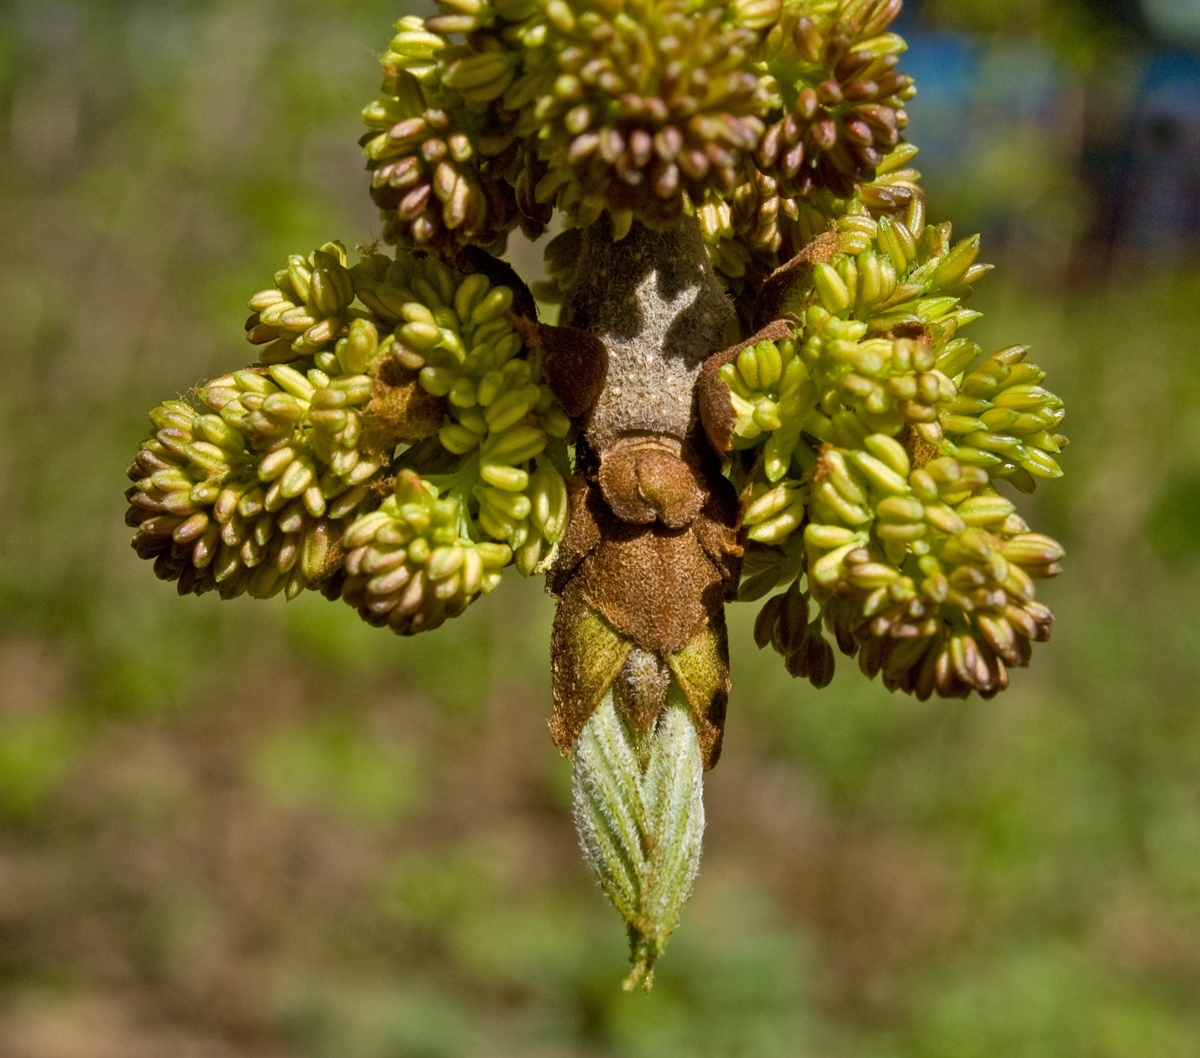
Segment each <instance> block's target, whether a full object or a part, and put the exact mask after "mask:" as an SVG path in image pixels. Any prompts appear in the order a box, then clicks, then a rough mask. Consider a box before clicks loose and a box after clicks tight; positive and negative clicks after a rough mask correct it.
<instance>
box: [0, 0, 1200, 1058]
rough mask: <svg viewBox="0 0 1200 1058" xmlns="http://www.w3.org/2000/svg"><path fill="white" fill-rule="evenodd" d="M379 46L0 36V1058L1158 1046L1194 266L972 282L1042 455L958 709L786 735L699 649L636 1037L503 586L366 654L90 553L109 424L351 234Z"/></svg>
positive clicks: (796, 707) (1174, 862)
mask: <svg viewBox="0 0 1200 1058" xmlns="http://www.w3.org/2000/svg"><path fill="white" fill-rule="evenodd" d="M397 14H399V12H398V11H396V10H395V9H393V8H392V7H391V6H390V5H385V4H382V3H376V2H370V3H358V4H354V5H350V4H331V3H328V2H323V3H320V4H317V3H315V2H312V3H304V2H296V0H290V2H287V3H283V2H280V3H275V4H254V5H244V4H234V3H222V2H217V0H193V2H190V3H183V2H178V3H168V4H127V3H117V2H115V0H114V2H112V3H108V4H105V3H96V2H92V3H88V4H80V3H59V4H54V3H44V2H42V3H33V2H32V0H30V2H27V3H24V4H22V3H17V4H15V5H12V4H10V5H9V7H8V8H6V10H5V13H4V14H3V15H0V18H2V19H3V32H2V33H0V52H2V57H0V162H2V164H0V245H3V247H4V259H3V265H0V349H2V355H3V364H4V367H5V370H6V375H5V378H4V385H3V386H0V421H3V424H4V430H3V439H2V440H0V1053H3V1054H4V1055H6V1056H7V1055H13V1056H14V1058H75V1056H78V1058H107V1056H109V1055H112V1056H120V1058H128V1056H134V1058H137V1056H141V1055H146V1056H151V1058H158V1056H161V1055H163V1054H176V1053H178V1054H187V1055H199V1056H205V1058H207V1056H221V1058H226V1056H238V1058H243V1056H246V1058H248V1056H259V1055H263V1056H276V1055H278V1056H287V1058H293V1056H294V1058H308V1056H313V1058H323V1056H333V1055H337V1056H339V1058H340V1056H354V1058H440V1056H446V1058H459V1056H462V1058H467V1056H470V1058H475V1056H480V1058H484V1056H486V1058H503V1056H506V1055H514V1056H515V1055H518V1054H519V1055H522V1056H533V1058H539V1056H544V1058H550V1056H554V1058H565V1056H579V1058H585V1056H586V1058H590V1056H594V1055H601V1054H605V1055H614V1056H620V1058H626V1056H628V1058H641V1056H647V1058H648V1056H651V1055H654V1056H658V1055H673V1054H679V1055H689V1056H690V1055H695V1056H700V1058H706V1056H713V1058H733V1056H742V1055H745V1056H747V1058H771V1056H776V1055H777V1056H779V1058H796V1056H813V1058H817V1056H822V1058H824V1056H837V1055H845V1056H850V1055H853V1056H855V1058H864V1056H865V1058H943V1056H944V1058H974V1056H979V1058H991V1056H993V1055H1004V1056H1005V1058H1075V1056H1081V1055H1087V1056H1089V1058H1090V1056H1093V1055H1095V1056H1101V1058H1142V1056H1143V1055H1145V1054H1155V1055H1161V1056H1164V1058H1171V1056H1176V1055H1178V1056H1180V1058H1184V1056H1192V1055H1195V1054H1197V1053H1200V1002H1198V1000H1200V954H1198V953H1200V766H1198V765H1197V760H1198V759H1200V708H1197V706H1198V705H1200V703H1197V701H1196V697H1197V695H1196V693H1195V691H1194V688H1195V687H1196V685H1197V678H1198V676H1200V672H1198V671H1197V669H1198V668H1200V642H1198V639H1200V633H1198V632H1197V627H1198V625H1197V617H1198V616H1200V614H1198V612H1197V611H1198V608H1197V605H1196V604H1195V602H1194V600H1195V598H1196V597H1197V590H1198V589H1200V522H1198V521H1197V519H1196V518H1195V517H1194V514H1195V499H1194V495H1193V493H1194V488H1193V484H1194V483H1195V482H1196V481H1197V479H1198V477H1200V457H1198V456H1197V452H1200V401H1198V400H1197V398H1198V397H1200V375H1198V374H1197V370H1196V366H1195V354H1194V351H1195V337H1194V336H1195V335H1196V334H1197V333H1198V332H1200V304H1198V302H1197V299H1196V298H1195V296H1194V294H1193V293H1189V291H1194V290H1195V289H1196V281H1197V278H1198V277H1197V275H1196V274H1195V273H1194V272H1193V273H1190V274H1161V273H1156V272H1154V271H1153V270H1152V269H1149V268H1140V267H1138V266H1135V265H1134V264H1133V263H1130V264H1128V265H1125V266H1122V268H1121V270H1120V271H1119V272H1118V273H1117V274H1115V275H1114V277H1113V278H1112V279H1111V280H1110V281H1108V282H1107V283H1106V284H1105V285H1104V286H1103V287H1102V288H1095V287H1092V288H1089V289H1087V290H1083V291H1070V290H1068V291H1066V292H1059V291H1055V290H1053V289H1047V288H1046V287H1045V286H1044V285H1030V284H1029V283H1028V282H1023V279H1025V278H1026V277H1027V276H1028V275H1029V274H1036V275H1037V276H1038V280H1039V284H1041V283H1042V274H1041V272H1040V271H1038V270H1037V269H1033V268H1030V269H1028V270H1027V269H1026V268H1025V267H1024V266H1023V262H1022V261H1021V259H1020V258H1019V257H1018V258H1015V259H1013V260H1008V261H1005V262H1003V264H1004V267H1003V268H1002V269H1001V270H1000V271H999V272H998V274H997V276H996V277H994V278H991V279H989V280H988V281H987V282H986V283H985V284H983V286H982V287H981V288H980V291H979V293H978V295H977V299H978V300H977V302H976V304H977V305H978V307H981V308H982V309H984V311H985V313H986V315H985V317H984V319H983V320H981V321H980V322H979V323H978V324H976V325H975V331H976V333H977V337H978V338H979V340H980V341H981V342H983V344H984V345H985V347H988V348H995V347H998V346H1000V345H1005V344H1009V343H1011V342H1014V341H1022V342H1027V343H1029V344H1031V345H1032V346H1033V354H1032V355H1033V356H1034V358H1035V359H1037V360H1038V361H1039V362H1040V363H1042V364H1043V366H1045V367H1047V368H1048V369H1049V370H1050V380H1049V381H1050V384H1051V385H1052V386H1053V387H1054V388H1055V389H1057V390H1058V391H1059V392H1061V393H1062V394H1063V395H1064V396H1065V397H1066V399H1067V402H1068V407H1069V411H1070V414H1069V418H1068V420H1067V424H1066V426H1067V431H1068V433H1069V434H1070V435H1071V437H1072V439H1073V444H1072V447H1071V448H1070V449H1068V451H1067V453H1066V455H1065V456H1064V464H1065V465H1066V467H1067V472H1068V473H1067V477H1066V479H1065V480H1064V481H1062V482H1060V483H1048V484H1047V485H1045V486H1044V487H1042V488H1040V489H1039V491H1038V493H1037V495H1036V496H1035V497H1033V498H1032V499H1031V500H1029V501H1025V503H1024V509H1025V510H1026V511H1027V512H1028V513H1029V515H1030V520H1031V521H1033V522H1034V523H1035V524H1036V525H1037V526H1038V527H1041V528H1045V529H1046V530H1047V531H1049V532H1052V533H1054V534H1055V535H1056V536H1058V537H1060V538H1061V539H1062V540H1063V541H1064V542H1065V543H1066V545H1067V547H1068V549H1069V552H1070V554H1069V560H1068V570H1067V573H1066V574H1065V576H1064V577H1063V578H1061V579H1060V580H1059V581H1057V582H1052V583H1050V584H1047V585H1046V586H1045V588H1044V593H1045V596H1046V598H1047V599H1048V601H1049V602H1050V603H1051V604H1052V605H1053V606H1054V608H1055V610H1056V612H1057V613H1058V616H1059V624H1058V631H1057V632H1056V636H1055V639H1054V641H1053V642H1052V643H1051V644H1049V645H1048V646H1045V647H1041V648H1039V650H1038V651H1037V654H1038V656H1037V657H1036V659H1035V663H1034V666H1033V668H1032V669H1031V670H1030V671H1028V672H1022V673H1018V674H1016V675H1015V677H1014V681H1013V682H1014V685H1013V688H1012V689H1011V690H1010V691H1008V692H1007V693H1006V694H1004V695H1002V696H1000V697H999V698H998V699H996V700H994V701H992V702H987V703H983V702H979V701H970V702H966V703H962V702H952V703H940V702H929V703H924V704H921V703H916V702H912V701H909V700H907V699H905V698H901V697H893V696H890V695H888V694H887V693H886V692H884V691H883V690H882V689H881V688H880V687H878V686H877V685H874V684H867V683H865V682H864V681H863V680H862V679H861V678H859V677H858V674H857V672H855V671H854V670H853V665H852V664H847V663H842V667H841V671H840V672H839V674H838V676H837V678H836V680H835V681H834V684H833V685H832V687H830V688H829V689H827V690H826V691H824V692H821V693H816V692H812V691H811V690H810V689H809V688H808V685H807V684H804V683H800V684H798V683H794V682H792V681H790V680H789V679H788V678H787V676H786V675H785V673H784V672H783V668H782V666H781V665H780V664H779V662H778V659H777V658H776V657H774V656H773V655H769V654H760V653H758V652H757V651H756V650H755V649H754V646H753V643H752V639H751V635H750V625H751V622H752V617H753V614H752V613H751V612H750V611H748V610H738V611H736V612H735V613H734V614H733V617H732V640H733V643H732V647H733V655H734V681H735V689H734V694H733V698H732V701H731V706H730V721H729V727H728V737H727V743H726V755H725V758H724V759H723V761H722V763H721V765H720V767H719V768H718V769H717V770H716V771H715V772H713V773H712V774H711V776H710V778H709V782H708V792H707V803H708V810H709V832H708V847H707V851H706V854H705V860H704V864H703V870H702V872H701V875H700V879H699V885H698V891H697V895H696V897H695V899H694V900H693V902H692V904H691V905H690V906H689V908H688V910H687V913H686V916H685V919H684V922H683V924H682V926H681V928H680V931H679V933H678V934H677V936H676V938H675V939H674V940H673V942H672V945H671V948H670V950H669V952H668V954H667V956H666V958H665V959H664V961H663V963H662V966H661V970H660V972H659V975H658V981H657V987H656V990H655V993H654V994H653V995H652V996H650V997H648V998H646V997H641V996H633V997H629V996H625V995H624V994H622V993H620V992H619V990H618V989H617V982H618V981H619V979H620V977H621V976H622V974H623V972H624V966H623V964H624V958H625V953H624V942H623V937H622V936H621V932H620V929H619V923H618V920H617V918H616V916H615V915H614V914H613V913H612V912H611V911H610V909H608V908H607V907H606V906H605V904H604V902H603V899H602V897H601V895H600V893H599V891H598V890H597V889H596V888H595V887H594V885H593V884H592V882H591V881H590V879H589V878H588V876H587V872H586V869H585V867H584V865H583V863H582V861H581V859H580V857H579V855H578V852H577V849H576V846H575V838H574V834H573V829H572V826H571V822H570V814H569V792H568V782H567V767H566V765H565V763H564V762H563V761H561V760H560V759H559V758H558V756H557V755H556V754H555V752H554V750H553V748H552V746H551V744H550V741H549V738H548V736H547V732H546V729H545V717H546V715H547V714H548V711H549V678H548V672H547V653H548V648H547V635H548V629H549V622H550V619H551V613H552V609H551V605H550V602H549V600H548V599H546V598H545V597H544V596H543V595H541V594H540V589H539V586H538V585H536V584H533V583H528V582H526V583H510V584H505V585H504V586H503V587H502V589H501V590H500V591H499V592H498V593H497V594H496V595H495V596H493V597H491V598H489V599H487V600H485V601H484V602H483V603H481V604H480V605H479V606H476V607H473V608H472V609H471V610H470V611H468V613H467V614H466V615H464V616H463V617H462V618H460V619H458V620H456V621H455V622H453V623H452V624H451V625H449V626H447V627H445V628H443V629H441V630H440V631H438V632H435V633H431V634H429V635H427V636H424V637H418V638H416V639H413V640H398V639H395V638H394V637H391V636H389V635H387V634H386V633H384V632H381V631H376V630H372V629H369V628H367V627H366V626H364V625H362V623H361V622H360V621H359V620H358V619H357V618H356V617H355V615H354V614H353V612H352V611H351V610H350V609H349V608H348V607H345V606H343V605H341V604H330V603H327V602H325V601H323V600H321V599H319V598H305V599H301V600H298V601H297V602H295V603H292V604H289V605H284V604H283V603H282V602H280V601H278V600H276V601H274V602H271V603H262V604H259V603H254V602H251V601H248V600H238V601H236V602H234V603H229V604H222V603H220V602H219V601H217V600H215V599H212V598H210V597H205V598H202V599H191V598H189V599H178V598H177V597H176V596H175V594H174V592H173V591H172V589H171V587H170V586H169V585H164V584H161V583H159V582H157V581H155V580H154V578H153V576H152V575H151V571H150V569H149V567H148V566H147V565H146V564H145V563H141V562H139V561H138V560H137V559H136V558H135V557H134V555H133V553H132V552H131V551H130V550H129V549H128V535H129V534H128V531H127V530H126V528H125V527H124V526H123V524H122V522H121V517H122V509H123V501H122V498H121V492H122V490H123V488H124V486H125V482H124V480H123V470H124V466H125V465H126V463H127V462H128V460H129V459H130V458H131V456H132V454H133V451H134V448H135V446H136V444H137V442H138V440H139V439H140V437H141V436H142V435H143V433H144V431H145V428H146V427H145V418H144V417H145V411H146V409H147V408H149V407H150V406H151V405H152V404H153V403H155V402H156V401H158V400H160V399H162V398H163V397H164V396H167V395H171V394H174V393H178V392H179V391H181V390H183V389H185V388H186V387H187V386H188V385H190V384H191V383H192V382H193V381H194V380H195V379H196V378H198V377H201V376H205V375H211V374H213V373H215V372H217V371H221V370H225V369H227V368H229V367H232V366H236V365H239V364H240V363H242V362H244V361H246V360H248V359H250V358H251V352H250V350H249V348H248V347H247V346H245V344H244V343H243V341H242V339H241V337H240V322H241V319H242V314H243V313H244V311H245V310H244V300H245V298H246V296H248V294H249V293H251V292H252V291H253V290H255V289H257V288H258V286H260V285H261V284H262V283H263V282H265V281H266V280H267V279H268V277H269V276H270V274H271V272H272V271H273V270H274V269H275V268H276V267H277V266H278V263H279V262H280V261H281V260H282V259H283V257H284V256H285V255H286V254H287V253H289V252H293V251H306V250H308V249H311V248H312V247H313V246H315V245H317V244H319V243H320V242H322V241H324V240H325V239H326V238H329V237H331V236H332V237H339V236H340V237H341V238H343V239H344V240H345V241H346V242H348V243H350V244H353V243H354V242H356V241H359V240H363V241H369V240H370V238H371V237H372V231H373V230H375V231H377V230H378V225H377V222H376V220H375V219H374V217H373V213H372V210H371V208H370V205H369V202H368V201H367V199H366V195H365V190H364V186H365V180H364V178H363V176H362V173H361V166H360V164H359V158H358V156H357V150H356V148H355V146H354V140H355V138H356V136H357V134H358V129H357V126H356V121H355V114H356V111H357V109H358V108H359V107H360V106H361V105H362V104H363V103H364V102H366V101H367V100H369V98H370V97H371V93H372V92H373V91H374V88H375V76H376V74H375V69H374V67H373V60H372V54H373V53H374V52H375V51H377V50H378V49H379V48H380V47H381V46H382V44H383V43H384V41H385V39H386V34H387V27H388V24H389V22H390V21H391V20H392V19H393V18H394V17H396V15H397ZM986 256H987V254H986V251H985V257H986ZM533 260H536V256H534V257H533ZM513 577H514V579H516V578H515V575H513Z"/></svg>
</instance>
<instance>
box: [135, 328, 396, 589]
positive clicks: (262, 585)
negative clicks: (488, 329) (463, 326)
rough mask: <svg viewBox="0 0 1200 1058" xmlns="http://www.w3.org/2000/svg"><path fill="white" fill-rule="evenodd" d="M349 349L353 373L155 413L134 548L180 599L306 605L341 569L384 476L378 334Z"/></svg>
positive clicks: (361, 335) (221, 393)
mask: <svg viewBox="0 0 1200 1058" xmlns="http://www.w3.org/2000/svg"><path fill="white" fill-rule="evenodd" d="M359 324H360V325H359V327H358V328H357V330H356V333H355V336H354V338H353V339H351V338H345V339H343V340H342V341H341V342H339V343H338V350H339V353H340V354H341V355H340V365H339V366H341V367H342V372H341V373H340V374H338V375H337V376H335V377H333V378H331V377H330V376H329V375H327V374H326V373H325V372H323V371H321V370H320V369H319V368H315V367H314V368H311V369H310V370H309V371H308V372H307V374H301V373H300V372H299V371H297V370H296V369H295V368H293V367H291V366H289V365H286V364H273V365H271V366H270V367H262V368H247V369H245V370H242V371H236V372H234V373H233V374H231V375H225V376H223V377H221V378H218V379H214V380H213V381H211V382H207V383H204V384H203V385H201V386H200V387H198V388H197V389H196V390H195V391H194V392H193V393H192V394H190V395H189V396H190V399H189V401H166V402H165V403H163V404H161V405H159V406H158V407H157V408H155V409H154V411H152V412H151V416H150V417H151V421H152V422H153V423H154V426H155V427H156V432H155V434H154V436H153V437H152V438H150V439H149V440H148V441H146V442H144V443H143V444H142V446H141V448H140V449H139V451H138V455H137V458H136V459H135V461H134V463H133V465H132V466H131V467H130V468H129V477H130V478H131V479H132V480H133V481H134V486H133V487H132V488H131V489H130V490H129V491H128V493H127V494H126V495H127V498H128V499H129V503H130V507H129V511H128V513H127V516H126V520H127V522H128V523H129V524H130V525H133V526H136V528H137V533H136V535H135V537H134V548H135V549H136V550H137V552H138V554H139V555H141V556H142V557H143V558H154V560H155V572H156V573H157V574H158V575H159V576H160V577H162V578H163V579H164V580H176V581H177V582H178V587H179V591H180V594H186V593H188V592H195V593H196V594H200V593H202V592H205V591H209V590H212V589H216V590H217V591H219V592H220V594H221V595H222V597H223V598H232V597H234V596H236V595H240V594H241V593H242V592H249V593H250V594H251V595H253V596H255V597H256V598H266V597H269V596H271V595H274V594H276V593H277V592H279V591H281V590H283V591H285V592H286V594H287V596H288V598H294V597H295V596H296V595H297V594H299V592H301V591H302V590H303V589H304V588H307V587H311V586H313V585H314V583H316V582H318V581H321V580H323V579H324V578H325V577H326V576H327V575H328V574H330V573H331V572H333V571H334V569H336V557H337V545H338V540H339V539H340V537H341V534H342V532H343V531H344V529H345V528H346V527H347V526H348V525H349V524H350V522H351V521H352V520H353V518H354V517H355V515H356V514H357V513H358V512H359V511H360V510H361V509H363V508H364V507H365V506H369V504H370V494H371V487H372V485H373V484H374V483H375V481H376V480H377V478H378V477H379V475H380V472H381V465H382V464H381V460H380V458H379V457H378V456H376V455H374V454H372V453H370V452H368V451H366V450H364V449H363V448H362V447H361V445H360V440H361V437H362V417H361V409H362V405H363V404H364V403H365V402H366V400H367V399H368V397H369V396H370V392H371V383H370V379H369V378H368V377H367V376H366V375H365V374H362V373H361V371H355V370H353V369H354V368H356V367H361V366H362V362H363V359H364V353H365V352H366V350H370V349H372V348H373V346H374V341H373V338H374V328H373V327H372V326H371V324H369V323H366V322H365V321H359Z"/></svg>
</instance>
